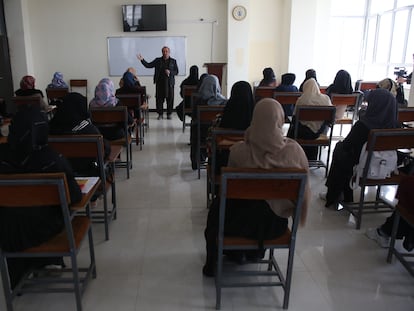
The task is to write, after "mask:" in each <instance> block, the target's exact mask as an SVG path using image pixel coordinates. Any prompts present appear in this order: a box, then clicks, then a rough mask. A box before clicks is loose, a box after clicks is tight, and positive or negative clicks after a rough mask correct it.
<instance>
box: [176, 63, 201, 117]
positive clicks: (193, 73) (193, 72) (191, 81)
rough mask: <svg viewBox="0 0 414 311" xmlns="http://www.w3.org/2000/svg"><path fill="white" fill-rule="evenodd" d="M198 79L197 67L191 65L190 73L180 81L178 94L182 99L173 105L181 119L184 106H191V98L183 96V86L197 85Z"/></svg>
mask: <svg viewBox="0 0 414 311" xmlns="http://www.w3.org/2000/svg"><path fill="white" fill-rule="evenodd" d="M198 82H199V79H198V67H197V66H195V65H193V66H191V67H190V74H189V76H188V77H187V78H185V79H184V80H183V82H181V85H180V95H181V98H182V99H183V100H182V101H181V103H179V104H178V105H177V107H175V111H176V112H177V115H178V118H179V119H180V120H181V121H182V120H183V109H184V107H185V108H186V109H188V108H190V107H191V98H190V97H189V96H184V93H183V91H184V88H183V87H184V86H186V85H195V86H196V85H198Z"/></svg>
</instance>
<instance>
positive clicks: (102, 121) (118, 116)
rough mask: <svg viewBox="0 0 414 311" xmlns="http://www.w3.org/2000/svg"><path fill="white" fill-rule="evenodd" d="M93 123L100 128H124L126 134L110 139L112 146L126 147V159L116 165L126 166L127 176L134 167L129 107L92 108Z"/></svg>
mask: <svg viewBox="0 0 414 311" xmlns="http://www.w3.org/2000/svg"><path fill="white" fill-rule="evenodd" d="M89 112H90V114H91V120H92V123H93V124H95V125H96V126H97V127H98V128H114V129H118V128H122V129H123V130H124V133H125V136H124V137H122V138H120V139H117V140H112V141H110V143H111V146H124V147H125V148H126V152H125V153H126V161H116V163H115V165H116V167H125V168H126V171H127V178H129V170H130V169H132V137H131V134H130V133H129V126H128V108H127V107H125V106H116V107H102V108H96V107H93V108H90V110H89Z"/></svg>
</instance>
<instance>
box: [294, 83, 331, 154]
mask: <svg viewBox="0 0 414 311" xmlns="http://www.w3.org/2000/svg"><path fill="white" fill-rule="evenodd" d="M307 105H311V106H332V103H331V99H330V98H329V96H328V95H325V94H322V93H321V91H320V89H319V85H318V82H316V80H315V79H314V78H310V79H308V80H306V81H305V83H304V84H303V94H302V95H301V96H300V97H299V98H298V100H297V101H296V105H295V110H294V112H293V116H295V114H296V107H297V106H307ZM325 129H326V126H325V124H324V122H322V121H300V122H299V128H298V138H301V139H316V138H318V137H319V135H320V134H322V133H323V132H325ZM294 131H295V122H294V121H293V122H292V123H291V125H290V128H289V131H288V137H290V138H293V137H294ZM303 150H304V151H305V154H306V157H307V158H308V160H316V158H317V156H318V147H304V148H303Z"/></svg>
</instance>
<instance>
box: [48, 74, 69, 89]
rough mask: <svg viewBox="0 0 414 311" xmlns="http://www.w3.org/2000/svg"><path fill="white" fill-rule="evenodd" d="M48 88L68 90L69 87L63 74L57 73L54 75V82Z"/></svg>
mask: <svg viewBox="0 0 414 311" xmlns="http://www.w3.org/2000/svg"><path fill="white" fill-rule="evenodd" d="M47 87H48V88H62V89H63V88H68V85H67V84H66V82H65V81H64V80H63V74H62V73H61V72H59V71H56V72H55V73H54V74H53V79H52V82H51V83H50V84H49V85H48V86H47Z"/></svg>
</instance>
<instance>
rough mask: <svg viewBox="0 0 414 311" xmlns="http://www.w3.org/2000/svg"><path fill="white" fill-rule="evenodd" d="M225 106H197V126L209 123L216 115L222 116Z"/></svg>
mask: <svg viewBox="0 0 414 311" xmlns="http://www.w3.org/2000/svg"><path fill="white" fill-rule="evenodd" d="M224 107H225V105H215V106H209V105H198V106H197V121H198V123H199V124H201V125H202V124H208V123H211V122H212V121H213V120H214V119H215V118H216V117H217V115H218V114H222V113H223V111H224Z"/></svg>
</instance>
